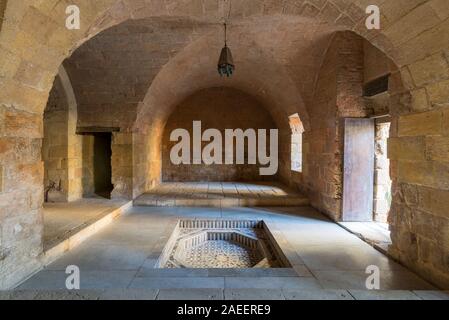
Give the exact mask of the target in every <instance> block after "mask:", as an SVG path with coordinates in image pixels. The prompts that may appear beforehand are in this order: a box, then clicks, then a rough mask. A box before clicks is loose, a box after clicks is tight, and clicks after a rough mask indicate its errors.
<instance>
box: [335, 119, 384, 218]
mask: <svg viewBox="0 0 449 320" xmlns="http://www.w3.org/2000/svg"><path fill="white" fill-rule="evenodd" d="M390 125H391V122H390V119H389V118H388V117H383V118H377V119H345V139H344V141H345V142H344V144H345V145H344V173H343V174H344V178H343V179H344V181H343V212H342V213H343V216H342V220H343V221H347V222H379V223H385V224H386V223H387V222H388V214H389V211H390V206H391V199H392V195H391V184H392V181H391V179H390V161H389V160H388V154H387V151H388V138H389V136H390Z"/></svg>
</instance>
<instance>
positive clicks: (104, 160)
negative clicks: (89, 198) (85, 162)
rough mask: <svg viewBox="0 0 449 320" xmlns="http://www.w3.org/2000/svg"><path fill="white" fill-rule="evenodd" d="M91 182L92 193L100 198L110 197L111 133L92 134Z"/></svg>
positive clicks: (111, 188) (111, 186) (111, 187)
mask: <svg viewBox="0 0 449 320" xmlns="http://www.w3.org/2000/svg"><path fill="white" fill-rule="evenodd" d="M93 142H94V153H93V182H94V193H95V195H97V196H100V197H102V198H106V199H110V198H111V192H112V190H113V188H114V186H113V184H112V166H111V159H112V149H111V142H112V134H111V133H96V134H94V135H93Z"/></svg>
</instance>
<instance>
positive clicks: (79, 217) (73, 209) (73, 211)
mask: <svg viewBox="0 0 449 320" xmlns="http://www.w3.org/2000/svg"><path fill="white" fill-rule="evenodd" d="M126 202H127V201H123V200H107V199H101V198H98V199H97V198H89V199H81V200H78V201H74V202H70V203H46V204H45V205H44V251H46V250H48V249H50V248H53V247H54V246H56V245H58V244H59V243H61V242H62V241H64V240H65V239H68V238H69V237H70V236H72V235H74V234H76V233H77V232H78V231H80V230H82V229H84V228H86V227H87V226H89V225H91V224H92V223H94V222H95V221H98V220H99V219H101V218H103V217H104V216H106V215H108V214H109V213H111V212H112V211H114V210H116V209H118V208H120V207H121V206H123V205H124V204H125V203H126Z"/></svg>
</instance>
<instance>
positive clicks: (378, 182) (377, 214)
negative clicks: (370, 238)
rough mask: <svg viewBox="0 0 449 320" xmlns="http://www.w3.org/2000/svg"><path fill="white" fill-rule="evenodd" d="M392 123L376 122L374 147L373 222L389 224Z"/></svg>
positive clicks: (381, 119) (381, 120) (385, 121)
mask: <svg viewBox="0 0 449 320" xmlns="http://www.w3.org/2000/svg"><path fill="white" fill-rule="evenodd" d="M390 126H391V122H390V119H388V118H380V119H377V120H376V126H375V130H376V132H375V142H374V143H375V145H374V159H375V160H374V212H373V220H374V221H376V222H380V223H388V214H389V213H390V208H391V201H392V194H391V185H392V181H391V178H390V160H389V159H388V139H389V137H390Z"/></svg>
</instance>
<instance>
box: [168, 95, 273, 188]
mask: <svg viewBox="0 0 449 320" xmlns="http://www.w3.org/2000/svg"><path fill="white" fill-rule="evenodd" d="M193 121H201V125H202V132H204V130H206V129H209V128H210V129H218V130H219V131H220V132H221V133H222V136H223V138H224V136H225V134H224V131H225V129H242V130H244V131H245V130H246V129H255V130H256V132H257V129H266V130H268V132H269V129H275V128H276V125H275V124H274V122H273V120H272V118H271V116H270V114H269V113H268V112H267V111H266V110H265V108H264V107H263V105H262V104H261V103H260V102H258V101H257V100H255V99H254V98H252V97H251V96H249V95H247V94H245V93H243V92H241V91H238V90H234V89H230V88H211V89H206V90H202V91H200V92H198V93H197V94H195V95H193V96H191V97H190V98H188V99H187V100H185V101H184V102H183V103H181V104H180V105H179V106H178V107H177V109H176V111H175V112H174V113H173V114H172V115H171V117H170V118H169V120H168V122H167V125H166V128H165V131H164V137H163V144H162V150H163V151H162V159H163V163H162V179H163V180H164V181H262V180H275V179H276V176H261V175H260V174H259V167H260V164H258V165H248V164H244V165H238V164H234V165H225V164H223V165H215V164H214V165H205V164H201V165H179V166H178V165H173V164H172V163H171V161H170V151H171V149H172V147H173V146H174V145H176V144H177V142H171V141H170V134H171V132H172V131H173V130H175V129H178V128H181V129H186V130H188V131H189V133H190V136H191V137H193V133H192V125H193ZM207 144H208V143H207V142H203V143H202V145H203V147H204V146H206V145H207ZM235 149H236V145H235V144H234V157H235ZM246 150H247V149H246ZM268 150H269V149H268ZM224 159H225V144H224V142H223V161H224ZM245 159H247V152H246V156H245ZM245 162H246V163H247V160H245Z"/></svg>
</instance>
